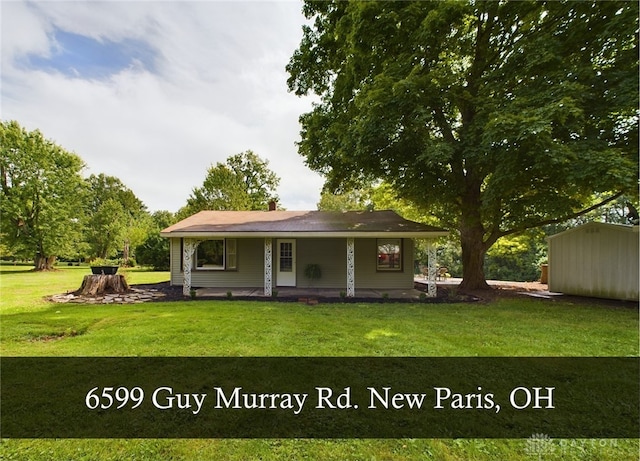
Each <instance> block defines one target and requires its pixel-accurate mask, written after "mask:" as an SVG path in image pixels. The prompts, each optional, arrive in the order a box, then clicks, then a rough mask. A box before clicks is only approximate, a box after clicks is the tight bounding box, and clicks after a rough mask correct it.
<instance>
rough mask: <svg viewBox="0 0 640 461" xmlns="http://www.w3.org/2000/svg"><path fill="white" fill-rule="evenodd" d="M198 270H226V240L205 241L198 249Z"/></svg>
mask: <svg viewBox="0 0 640 461" xmlns="http://www.w3.org/2000/svg"><path fill="white" fill-rule="evenodd" d="M195 260H196V269H210V270H222V269H224V240H223V239H219V240H205V241H204V242H200V245H198V248H197V249H196V257H195Z"/></svg>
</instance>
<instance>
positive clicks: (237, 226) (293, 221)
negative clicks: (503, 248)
mask: <svg viewBox="0 0 640 461" xmlns="http://www.w3.org/2000/svg"><path fill="white" fill-rule="evenodd" d="M447 234H448V232H447V231H446V230H445V229H440V228H438V227H433V226H428V225H426V224H421V223H417V222H414V221H409V220H407V219H404V218H402V217H401V216H399V215H398V214H397V213H395V212H393V211H344V212H334V211H201V212H199V213H196V214H194V215H192V216H190V217H188V218H186V219H183V220H182V221H180V222H178V223H176V224H174V225H172V226H169V227H167V228H166V229H164V230H163V231H162V232H161V233H160V235H162V236H163V237H193V238H196V237H210V236H223V235H233V236H237V237H250V236H253V237H256V236H265V237H269V236H274V237H275V236H277V237H287V236H294V237H295V236H297V237H322V236H325V237H365V236H366V237H373V236H376V235H384V236H387V237H391V236H393V237H415V238H434V237H441V236H445V235H447Z"/></svg>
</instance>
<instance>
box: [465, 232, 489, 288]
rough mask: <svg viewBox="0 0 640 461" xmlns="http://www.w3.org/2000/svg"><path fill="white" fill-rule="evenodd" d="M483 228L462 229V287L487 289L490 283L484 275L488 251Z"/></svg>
mask: <svg viewBox="0 0 640 461" xmlns="http://www.w3.org/2000/svg"><path fill="white" fill-rule="evenodd" d="M482 236H483V232H482V228H480V229H477V228H473V229H467V230H461V232H460V243H461V245H462V283H461V284H460V288H461V289H465V290H486V289H489V288H490V287H489V285H488V284H487V281H486V279H485V275H484V255H485V253H486V252H487V250H486V249H485V245H484V243H483V241H482Z"/></svg>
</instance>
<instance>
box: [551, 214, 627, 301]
mask: <svg viewBox="0 0 640 461" xmlns="http://www.w3.org/2000/svg"><path fill="white" fill-rule="evenodd" d="M639 236H640V234H639V233H638V226H637V225H636V226H631V225H624V224H608V223H600V222H592V223H587V224H584V225H582V226H578V227H576V228H574V229H570V230H567V231H565V232H561V233H559V234H556V235H552V236H551V237H549V238H548V239H547V241H548V243H549V253H548V257H549V291H552V292H558V293H565V294H571V295H580V296H592V297H596V298H609V299H621V300H636V301H637V300H638V299H639V297H638V291H639V290H638V287H639V285H640V274H639V270H638V268H639V265H640V261H639V259H640V258H639V254H640V249H639V245H638V241H639V240H638V239H639Z"/></svg>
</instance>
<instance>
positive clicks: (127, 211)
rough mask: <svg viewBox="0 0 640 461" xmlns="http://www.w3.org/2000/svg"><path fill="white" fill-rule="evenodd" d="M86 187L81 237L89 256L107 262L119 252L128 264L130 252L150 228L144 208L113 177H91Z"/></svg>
mask: <svg viewBox="0 0 640 461" xmlns="http://www.w3.org/2000/svg"><path fill="white" fill-rule="evenodd" d="M86 183H87V191H88V193H87V198H86V200H85V206H86V211H87V213H86V214H87V226H86V233H85V236H86V239H87V242H88V243H89V246H90V248H91V256H97V257H98V258H107V257H110V256H113V255H115V254H116V252H117V251H118V250H120V251H121V252H122V258H123V259H124V260H125V261H126V260H128V259H129V257H130V256H131V249H132V248H135V247H136V246H138V245H139V244H141V243H142V242H143V241H144V239H145V238H146V236H147V234H148V232H149V229H150V228H151V218H150V217H149V214H148V212H147V209H146V206H145V205H144V204H143V203H142V201H141V200H140V199H138V197H136V195H135V194H134V193H133V191H132V190H131V189H129V188H128V187H127V186H125V185H124V184H123V183H122V181H121V180H120V179H118V178H116V177H114V176H108V175H105V174H102V173H101V174H99V175H91V176H89V177H88V178H87V180H86Z"/></svg>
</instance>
